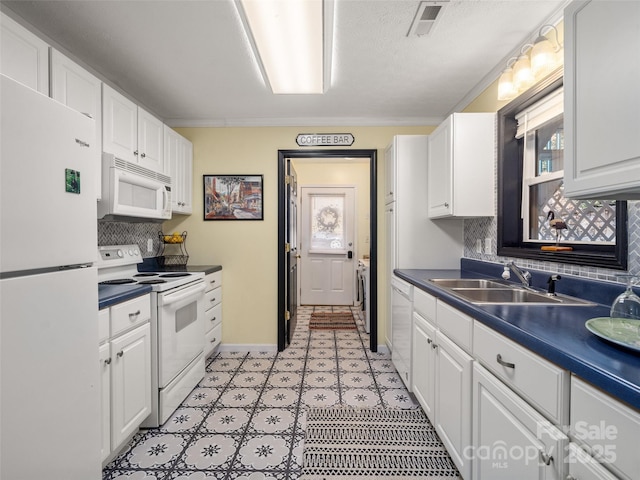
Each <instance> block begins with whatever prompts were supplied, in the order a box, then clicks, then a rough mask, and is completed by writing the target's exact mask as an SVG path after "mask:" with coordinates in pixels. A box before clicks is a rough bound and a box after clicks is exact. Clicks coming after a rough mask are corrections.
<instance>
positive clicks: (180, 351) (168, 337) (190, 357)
mask: <svg viewBox="0 0 640 480" xmlns="http://www.w3.org/2000/svg"><path fill="white" fill-rule="evenodd" d="M98 257H99V259H98V262H97V267H98V282H99V284H101V285H149V286H150V287H151V385H152V391H151V399H152V409H151V415H150V416H149V418H148V419H147V420H146V421H145V422H144V423H143V427H158V426H160V425H162V424H163V423H164V422H165V421H166V420H167V419H168V418H169V417H170V416H171V414H172V413H173V412H174V411H175V410H176V408H178V406H179V405H180V404H181V403H182V401H183V400H184V399H185V398H186V397H187V396H188V395H189V393H190V392H191V390H193V388H194V387H195V386H196V385H197V384H198V382H200V380H202V378H203V377H204V373H205V364H204V353H203V351H204V290H205V283H204V276H205V275H204V272H186V271H184V272H179V271H171V272H138V264H139V263H142V254H141V252H140V248H139V247H138V245H109V246H100V247H98Z"/></svg>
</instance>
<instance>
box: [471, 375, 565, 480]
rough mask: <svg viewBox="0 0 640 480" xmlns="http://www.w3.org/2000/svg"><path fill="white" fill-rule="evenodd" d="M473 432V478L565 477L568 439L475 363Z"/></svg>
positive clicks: (561, 479)
mask: <svg viewBox="0 0 640 480" xmlns="http://www.w3.org/2000/svg"><path fill="white" fill-rule="evenodd" d="M473 432H474V433H473V449H472V450H471V451H470V452H469V454H470V455H473V479H474V480H513V479H515V478H517V479H518V480H541V479H545V480H564V479H565V476H566V473H567V464H566V463H565V461H564V457H565V453H566V452H565V448H566V445H567V440H568V439H567V437H566V436H565V435H564V434H563V433H562V432H561V431H560V430H558V429H557V428H555V427H554V426H552V425H551V424H550V423H549V422H548V421H546V420H545V418H544V417H543V416H542V415H540V414H539V413H537V412H536V411H535V410H534V409H533V408H532V407H530V406H529V405H528V404H527V403H526V402H525V401H524V400H522V399H521V398H520V397H518V396H517V395H516V394H515V393H513V392H512V391H511V390H510V389H509V388H507V387H506V386H505V385H504V384H503V383H502V382H500V380H498V379H497V378H496V377H494V376H493V375H492V374H491V373H489V372H488V371H487V370H485V369H484V368H483V367H481V366H480V365H479V364H478V363H475V364H474V366H473Z"/></svg>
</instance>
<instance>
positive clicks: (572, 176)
mask: <svg viewBox="0 0 640 480" xmlns="http://www.w3.org/2000/svg"><path fill="white" fill-rule="evenodd" d="M564 18H565V42H566V43H565V62H564V85H565V90H564V94H565V117H564V126H565V162H564V194H565V195H566V196H567V197H577V198H607V199H610V198H615V199H620V200H623V199H638V198H640V135H638V125H640V89H638V85H639V84H640V62H639V61H638V58H640V29H639V28H638V18H640V2H597V1H591V2H573V3H572V4H571V5H569V7H567V9H566V11H565V16H564ZM603 32H606V35H603ZM611 66H615V74H613V75H612V74H611V72H612V69H611V68H609V67H611Z"/></svg>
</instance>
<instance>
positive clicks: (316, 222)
mask: <svg viewBox="0 0 640 480" xmlns="http://www.w3.org/2000/svg"><path fill="white" fill-rule="evenodd" d="M300 198H301V201H302V209H301V211H302V213H301V225H302V231H301V232H300V233H301V245H300V255H301V258H300V304H301V305H353V301H354V287H355V266H356V263H357V262H356V261H355V258H357V255H356V252H355V188H354V187H302V188H301V195H300Z"/></svg>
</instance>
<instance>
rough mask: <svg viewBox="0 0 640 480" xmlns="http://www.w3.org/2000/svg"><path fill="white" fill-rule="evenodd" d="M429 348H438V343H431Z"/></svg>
mask: <svg viewBox="0 0 640 480" xmlns="http://www.w3.org/2000/svg"><path fill="white" fill-rule="evenodd" d="M431 348H433V349H434V350H435V349H436V348H438V344H436V342H433V343H432V344H431Z"/></svg>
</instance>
